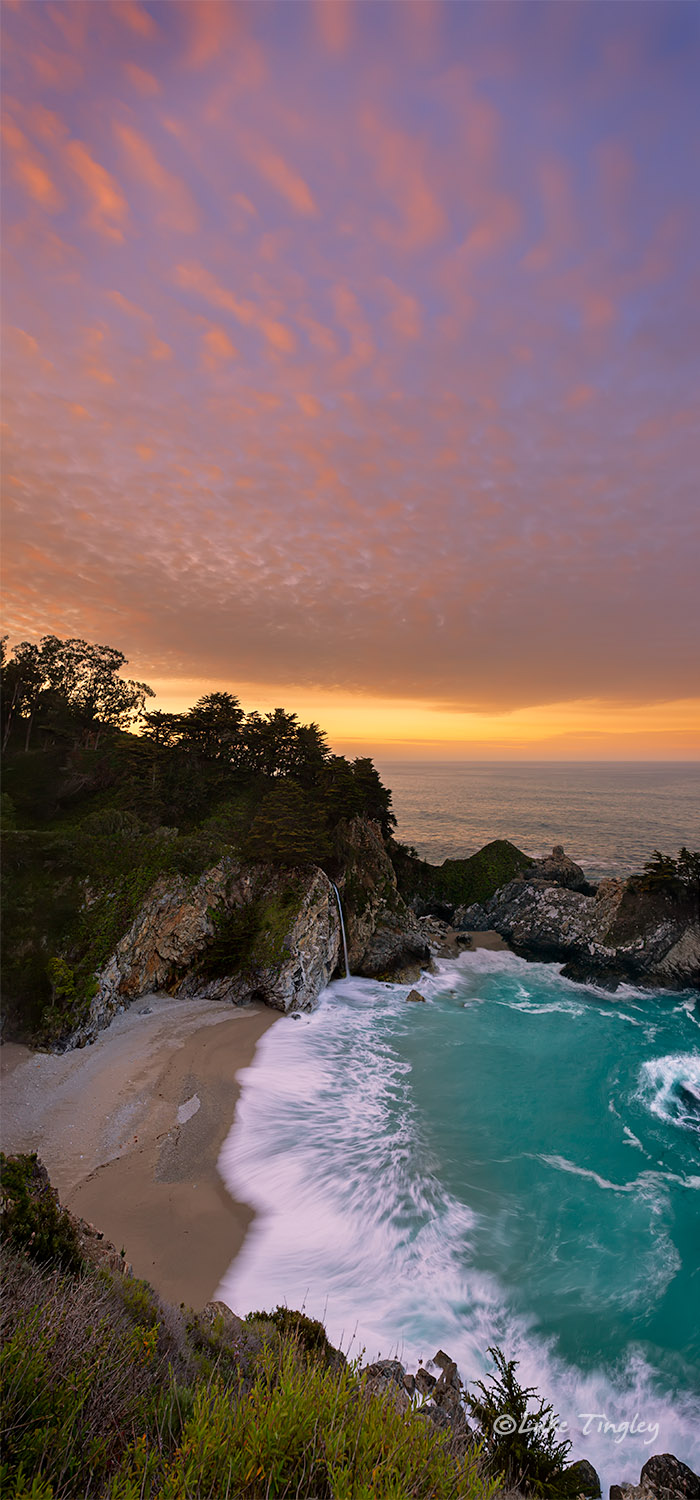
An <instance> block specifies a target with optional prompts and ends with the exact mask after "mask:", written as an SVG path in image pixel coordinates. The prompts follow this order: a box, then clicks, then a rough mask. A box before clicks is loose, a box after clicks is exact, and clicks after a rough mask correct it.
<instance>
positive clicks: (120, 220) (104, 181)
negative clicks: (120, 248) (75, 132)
mask: <svg viewBox="0 0 700 1500" xmlns="http://www.w3.org/2000/svg"><path fill="white" fill-rule="evenodd" d="M66 158H67V161H68V165H69V166H70V167H71V168H72V170H73V171H74V172H75V175H76V177H78V178H79V179H80V181H81V183H82V185H83V187H84V189H85V192H86V194H87V196H88V199H89V201H90V211H89V214H88V224H89V225H90V228H91V229H94V230H96V231H97V233H98V234H102V235H104V236H105V238H106V239H111V240H119V241H122V240H123V239H124V234H123V230H122V226H123V225H124V224H125V223H126V220H127V216H128V204H127V201H126V198H125V197H124V194H123V193H122V190H121V188H120V187H119V184H118V182H117V181H116V180H115V178H114V177H112V175H111V173H110V172H108V171H107V169H106V167H103V166H101V165H100V163H99V162H98V161H95V159H94V157H93V156H91V155H90V152H89V151H88V149H87V146H84V145H83V143H82V141H70V142H69V144H68V146H67V147H66Z"/></svg>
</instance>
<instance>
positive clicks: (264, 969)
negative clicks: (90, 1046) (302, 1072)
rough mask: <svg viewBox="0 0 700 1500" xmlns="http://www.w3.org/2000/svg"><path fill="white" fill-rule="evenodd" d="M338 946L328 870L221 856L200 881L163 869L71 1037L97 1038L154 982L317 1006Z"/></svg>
mask: <svg viewBox="0 0 700 1500" xmlns="http://www.w3.org/2000/svg"><path fill="white" fill-rule="evenodd" d="M339 947H340V920H339V916H338V907H337V902H336V899H335V894H334V892H333V889H332V887H331V883H330V881H329V880H328V877H327V876H326V875H325V874H324V873H323V871H322V870H319V869H310V870H308V871H306V870H304V871H302V870H293V871H278V870H274V869H272V868H271V867H269V866H257V865H248V866H246V865H243V864H241V863H240V862H239V861H238V860H236V859H234V858H224V859H222V860H221V861H220V862H219V863H218V864H217V865H215V866H214V867H213V869H211V870H207V871H206V873H205V874H204V875H202V876H201V877H200V879H199V880H197V881H196V882H194V883H188V882H187V881H186V880H185V879H184V878H183V877H182V876H180V875H177V876H173V877H167V878H166V877H162V878H161V879H159V880H157V881H156V883H155V885H154V887H153V889H152V890H151V892H150V895H149V896H148V897H147V899H146V900H145V901H144V903H143V905H142V907H141V909H140V911H139V913H138V915H137V917H136V919H135V921H134V922H133V923H132V925H131V927H130V928H129V931H128V932H127V933H125V935H124V937H123V938H122V939H121V941H120V942H119V943H118V945H117V948H116V950H115V952H114V953H113V955H112V957H111V958H110V960H109V962H108V963H107V964H106V966H105V968H104V969H103V970H102V972H101V974H99V975H98V978H97V983H98V988H97V992H96V994H95V997H94V1000H93V1001H92V1005H91V1007H90V1013H89V1016H88V1019H87V1021H86V1022H85V1024H84V1025H83V1026H81V1027H80V1029H79V1030H78V1031H77V1032H75V1033H74V1035H73V1037H72V1038H71V1042H70V1044H69V1045H72V1046H82V1045H84V1044H85V1043H86V1042H90V1041H93V1040H94V1038H95V1036H96V1035H97V1033H98V1031H100V1030H102V1028H103V1027H105V1026H107V1025H109V1022H110V1020H111V1019H112V1017H113V1016H114V1015H115V1014H116V1013H117V1011H120V1010H123V1009H124V1008H125V1006H126V1005H128V1004H130V1002H131V1001H133V1000H135V999H138V997H139V996H141V995H145V994H148V993H149V992H151V991H153V990H163V989H165V990H169V991H170V992H171V993H172V994H183V995H195V994H197V995H208V996H210V997H211V998H212V999H215V1000H225V1001H228V1002H229V1003H230V1004H233V1005H245V1004H246V1003H247V1002H248V1001H250V1000H253V999H255V1000H261V1001H263V1002H264V1003H265V1004H267V1005H271V1006H273V1007H274V1008H275V1009H276V1010H281V1011H288V1010H292V1009H294V1010H310V1009H311V1008H312V1007H313V1005H314V1004H315V1002H316V1000H317V998H318V995H319V994H320V992H321V990H322V989H323V988H324V986H325V985H326V984H327V983H328V981H329V979H330V978H331V976H332V974H333V971H334V969H335V967H336V964H337V960H338V951H339Z"/></svg>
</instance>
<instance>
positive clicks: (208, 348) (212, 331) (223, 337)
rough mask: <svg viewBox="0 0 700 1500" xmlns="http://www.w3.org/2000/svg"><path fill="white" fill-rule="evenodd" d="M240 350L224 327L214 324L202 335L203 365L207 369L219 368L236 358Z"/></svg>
mask: <svg viewBox="0 0 700 1500" xmlns="http://www.w3.org/2000/svg"><path fill="white" fill-rule="evenodd" d="M237 353H238V350H237V349H236V348H235V347H234V345H233V344H232V343H231V340H230V338H229V336H228V334H227V333H226V330H225V329H224V328H218V327H216V326H212V327H211V328H208V329H207V332H206V333H205V334H203V336H202V365H203V367H204V369H205V370H212V371H215V370H218V369H219V368H220V367H221V365H222V364H223V363H224V362H225V361H227V360H229V359H235V357H236V355H237Z"/></svg>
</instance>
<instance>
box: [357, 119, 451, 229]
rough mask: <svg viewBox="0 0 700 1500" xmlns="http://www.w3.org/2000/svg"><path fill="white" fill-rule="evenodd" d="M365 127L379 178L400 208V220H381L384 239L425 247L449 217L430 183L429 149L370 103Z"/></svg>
mask: <svg viewBox="0 0 700 1500" xmlns="http://www.w3.org/2000/svg"><path fill="white" fill-rule="evenodd" d="M360 123H361V127H362V132H363V135H364V139H365V145H366V148H367V151H368V153H369V155H370V156H371V158H372V160H373V162H374V167H375V173H376V177H377V182H378V184H379V186H380V187H381V189H382V191H383V192H384V193H386V195H387V197H388V198H389V199H390V200H391V202H392V203H393V204H394V206H395V208H396V209H397V211H398V215H399V220H400V222H399V223H398V224H396V223H392V222H391V221H390V220H387V219H381V220H379V221H378V225H377V230H378V233H379V236H380V238H381V239H384V240H386V241H387V243H389V244H392V245H394V246H396V247H397V248H398V249H402V250H421V249H423V248H424V247H425V246H426V245H430V244H432V243H433V241H434V240H436V239H439V238H440V236H441V235H442V234H444V232H445V229H446V224H447V221H446V217H445V213H444V210H443V208H442V205H441V204H440V203H439V202H438V199H437V198H436V196H435V194H434V192H433V191H432V188H431V187H430V183H429V168H428V164H427V160H426V156H427V153H426V150H425V147H424V146H423V145H422V143H421V142H420V141H417V140H416V139H414V138H412V137H411V136H409V135H406V134H405V133H404V132H403V131H401V130H399V129H398V127H397V126H394V125H389V124H387V123H386V122H385V121H383V120H381V119H380V118H379V116H378V115H377V113H376V112H375V111H374V110H373V109H372V108H370V107H369V106H368V107H367V108H365V109H364V110H363V111H362V114H361V122H360Z"/></svg>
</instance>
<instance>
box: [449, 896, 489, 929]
mask: <svg viewBox="0 0 700 1500" xmlns="http://www.w3.org/2000/svg"><path fill="white" fill-rule="evenodd" d="M452 926H453V927H456V928H457V930H458V931H459V932H488V930H489V927H490V926H491V919H490V917H488V916H487V914H486V911H485V909H484V907H483V906H480V905H479V903H478V902H475V903H474V905H473V906H458V907H457V908H456V910H455V914H454V917H453V918H452Z"/></svg>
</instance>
